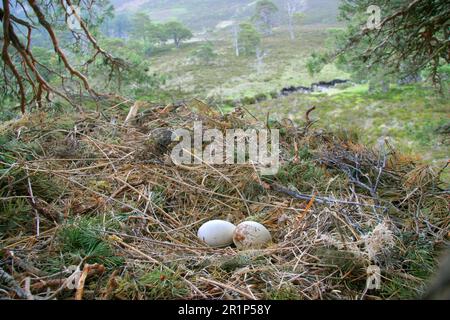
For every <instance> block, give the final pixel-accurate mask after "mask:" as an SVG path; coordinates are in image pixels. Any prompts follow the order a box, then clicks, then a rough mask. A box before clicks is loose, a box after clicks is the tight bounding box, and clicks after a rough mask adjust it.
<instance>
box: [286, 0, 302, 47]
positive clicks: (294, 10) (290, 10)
mask: <svg viewBox="0 0 450 320" xmlns="http://www.w3.org/2000/svg"><path fill="white" fill-rule="evenodd" d="M285 5H286V10H287V14H288V27H289V35H290V37H291V40H295V30H294V27H295V21H296V20H297V21H298V20H299V19H298V17H299V14H301V13H302V12H304V11H305V9H306V5H307V0H285Z"/></svg>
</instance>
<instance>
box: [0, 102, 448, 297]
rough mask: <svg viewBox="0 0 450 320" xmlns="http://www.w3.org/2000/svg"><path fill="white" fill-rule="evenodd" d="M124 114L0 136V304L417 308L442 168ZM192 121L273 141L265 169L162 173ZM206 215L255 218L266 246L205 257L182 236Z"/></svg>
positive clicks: (293, 132) (336, 143) (226, 121)
mask: <svg viewBox="0 0 450 320" xmlns="http://www.w3.org/2000/svg"><path fill="white" fill-rule="evenodd" d="M129 107H130V106H129V105H128V104H127V103H118V104H117V103H115V104H113V103H111V104H110V105H109V106H108V107H107V108H104V111H103V112H102V113H101V114H100V115H99V114H97V113H86V114H82V115H74V114H68V115H67V114H65V115H63V116H61V115H58V114H50V113H47V114H44V113H42V114H41V113H36V114H33V115H29V116H27V117H24V118H22V119H21V120H18V121H14V122H11V123H6V124H4V125H3V126H2V128H1V129H0V135H1V139H2V145H1V146H0V178H1V179H0V228H1V229H0V248H1V256H0V257H1V260H0V261H1V265H0V273H1V274H0V297H2V298H21V299H176V298H181V299H308V300H309V299H355V298H357V299H383V298H384V299H387V298H405V297H408V298H409V297H411V298H412V297H417V296H420V294H421V292H422V290H423V287H424V284H425V283H426V281H427V279H428V278H429V276H430V275H431V274H432V272H433V271H434V268H435V261H434V259H435V257H436V255H437V254H438V252H439V251H440V250H441V249H442V248H444V247H445V245H446V241H447V240H448V230H449V229H448V226H449V217H448V208H449V202H448V200H449V195H448V192H446V191H445V188H444V186H443V183H442V182H441V181H440V175H441V173H442V169H441V170H439V168H433V167H430V166H427V165H424V164H422V163H421V162H420V161H419V160H417V159H414V158H412V157H408V156H404V155H401V154H399V153H397V152H396V151H395V150H394V148H393V147H391V146H389V145H388V144H384V145H383V146H380V147H378V148H370V147H368V146H365V145H363V144H360V143H358V141H357V138H356V137H354V135H352V134H351V133H348V132H338V133H330V132H325V131H323V130H318V129H315V128H314V126H311V123H310V122H308V123H297V124H294V123H292V122H290V121H287V120H286V121H281V122H275V121H269V120H268V121H266V122H265V123H260V122H258V121H257V120H256V118H254V117H253V116H252V115H251V114H249V113H248V112H247V111H245V110H236V111H235V112H233V113H230V114H226V115H223V114H221V113H220V112H218V111H217V110H216V109H214V108H211V107H209V106H207V105H206V104H204V103H202V102H201V101H198V100H194V101H191V102H189V103H181V104H172V105H168V106H158V105H151V104H144V103H141V104H135V105H134V106H133V107H132V108H134V109H133V110H132V111H133V112H132V114H131V117H130V114H128V112H127V111H128V110H129ZM138 109H139V110H138ZM127 114H128V117H126V116H127ZM125 119H126V121H125ZM196 121H202V123H203V126H204V127H205V128H216V129H219V130H221V131H223V132H224V131H225V130H227V129H230V128H242V129H248V128H268V129H270V130H273V129H278V130H279V131H280V135H281V138H280V144H281V164H280V165H281V167H280V170H279V172H278V173H277V174H275V175H273V176H262V175H261V174H260V173H259V172H258V170H257V169H256V168H255V166H254V165H252V164H241V165H217V166H214V165H210V164H206V163H200V164H195V165H176V164H174V163H173V161H172V160H171V157H170V155H169V154H170V149H171V147H172V146H173V145H172V144H173V142H172V141H171V139H170V138H169V137H170V136H171V133H172V132H173V130H176V129H179V128H185V129H188V130H191V129H192V127H193V124H194V122H196ZM212 219H223V220H228V221H230V222H232V223H235V224H237V223H239V222H241V221H246V220H252V221H257V222H259V223H261V224H263V225H264V226H266V227H267V228H268V229H269V231H270V232H271V234H272V238H273V242H272V243H271V244H270V245H269V246H267V247H266V248H262V249H253V250H238V249H237V248H235V247H234V246H229V247H226V248H210V247H208V246H206V245H205V244H204V243H202V242H201V241H200V240H199V239H198V238H197V235H196V234H197V230H198V228H199V227H200V226H201V225H202V224H203V223H204V222H206V221H208V220H212ZM373 277H375V279H378V280H379V282H380V283H379V286H378V287H376V288H374V287H371V286H370V285H368V283H369V282H370V281H371V279H372V280H373V279H374V278H373ZM376 277H378V278H376ZM368 280H369V281H368Z"/></svg>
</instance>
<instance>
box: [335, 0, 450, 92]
mask: <svg viewBox="0 0 450 320" xmlns="http://www.w3.org/2000/svg"><path fill="white" fill-rule="evenodd" d="M372 4H373V1H371V0H343V2H342V5H341V7H340V12H341V18H342V19H343V20H345V21H347V22H348V23H349V27H348V29H347V31H346V34H345V38H346V41H343V42H342V43H340V44H339V46H338V47H337V52H336V53H335V54H333V55H332V57H336V56H340V55H346V54H349V53H350V54H352V52H353V53H355V52H358V55H354V58H355V59H357V60H358V61H359V63H360V64H361V65H365V66H367V68H368V69H375V70H376V69H383V70H384V73H399V74H400V75H402V76H407V75H408V74H411V73H412V74H414V73H416V74H417V72H420V71H423V70H427V71H428V72H429V74H430V76H431V79H432V81H433V83H434V84H435V85H440V83H441V81H440V80H441V79H440V72H439V70H440V68H441V66H443V65H445V64H448V63H450V20H449V16H450V6H449V5H448V1H447V0H434V1H423V0H412V1H411V0H398V1H386V0H384V1H379V7H380V8H381V19H380V21H379V23H377V24H375V25H374V24H373V23H372V22H373V21H372V19H373V17H371V16H370V15H372V14H374V13H375V12H372V11H371V10H368V8H369V9H370V8H374V7H370V6H371V5H372Z"/></svg>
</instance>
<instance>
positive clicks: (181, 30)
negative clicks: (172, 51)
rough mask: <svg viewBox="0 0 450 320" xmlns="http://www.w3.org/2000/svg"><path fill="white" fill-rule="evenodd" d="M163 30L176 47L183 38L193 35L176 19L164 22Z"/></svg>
mask: <svg viewBox="0 0 450 320" xmlns="http://www.w3.org/2000/svg"><path fill="white" fill-rule="evenodd" d="M164 30H165V32H166V34H167V35H168V36H170V38H171V39H173V42H174V43H175V46H176V47H177V48H179V47H180V45H181V42H182V41H185V40H189V39H191V38H192V37H193V34H192V32H191V31H190V30H189V29H188V28H186V27H185V26H184V25H183V24H181V23H180V22H177V21H171V22H167V23H165V24H164Z"/></svg>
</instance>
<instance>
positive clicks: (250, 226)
mask: <svg viewBox="0 0 450 320" xmlns="http://www.w3.org/2000/svg"><path fill="white" fill-rule="evenodd" d="M271 241H272V236H271V235H270V232H269V230H267V229H266V227H264V226H263V225H262V224H260V223H257V222H254V221H245V222H242V223H240V224H239V225H238V226H237V227H236V229H235V230H234V234H233V242H234V244H235V245H236V247H237V248H238V249H261V248H263V247H265V246H267V245H268V244H269V243H270V242H271Z"/></svg>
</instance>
